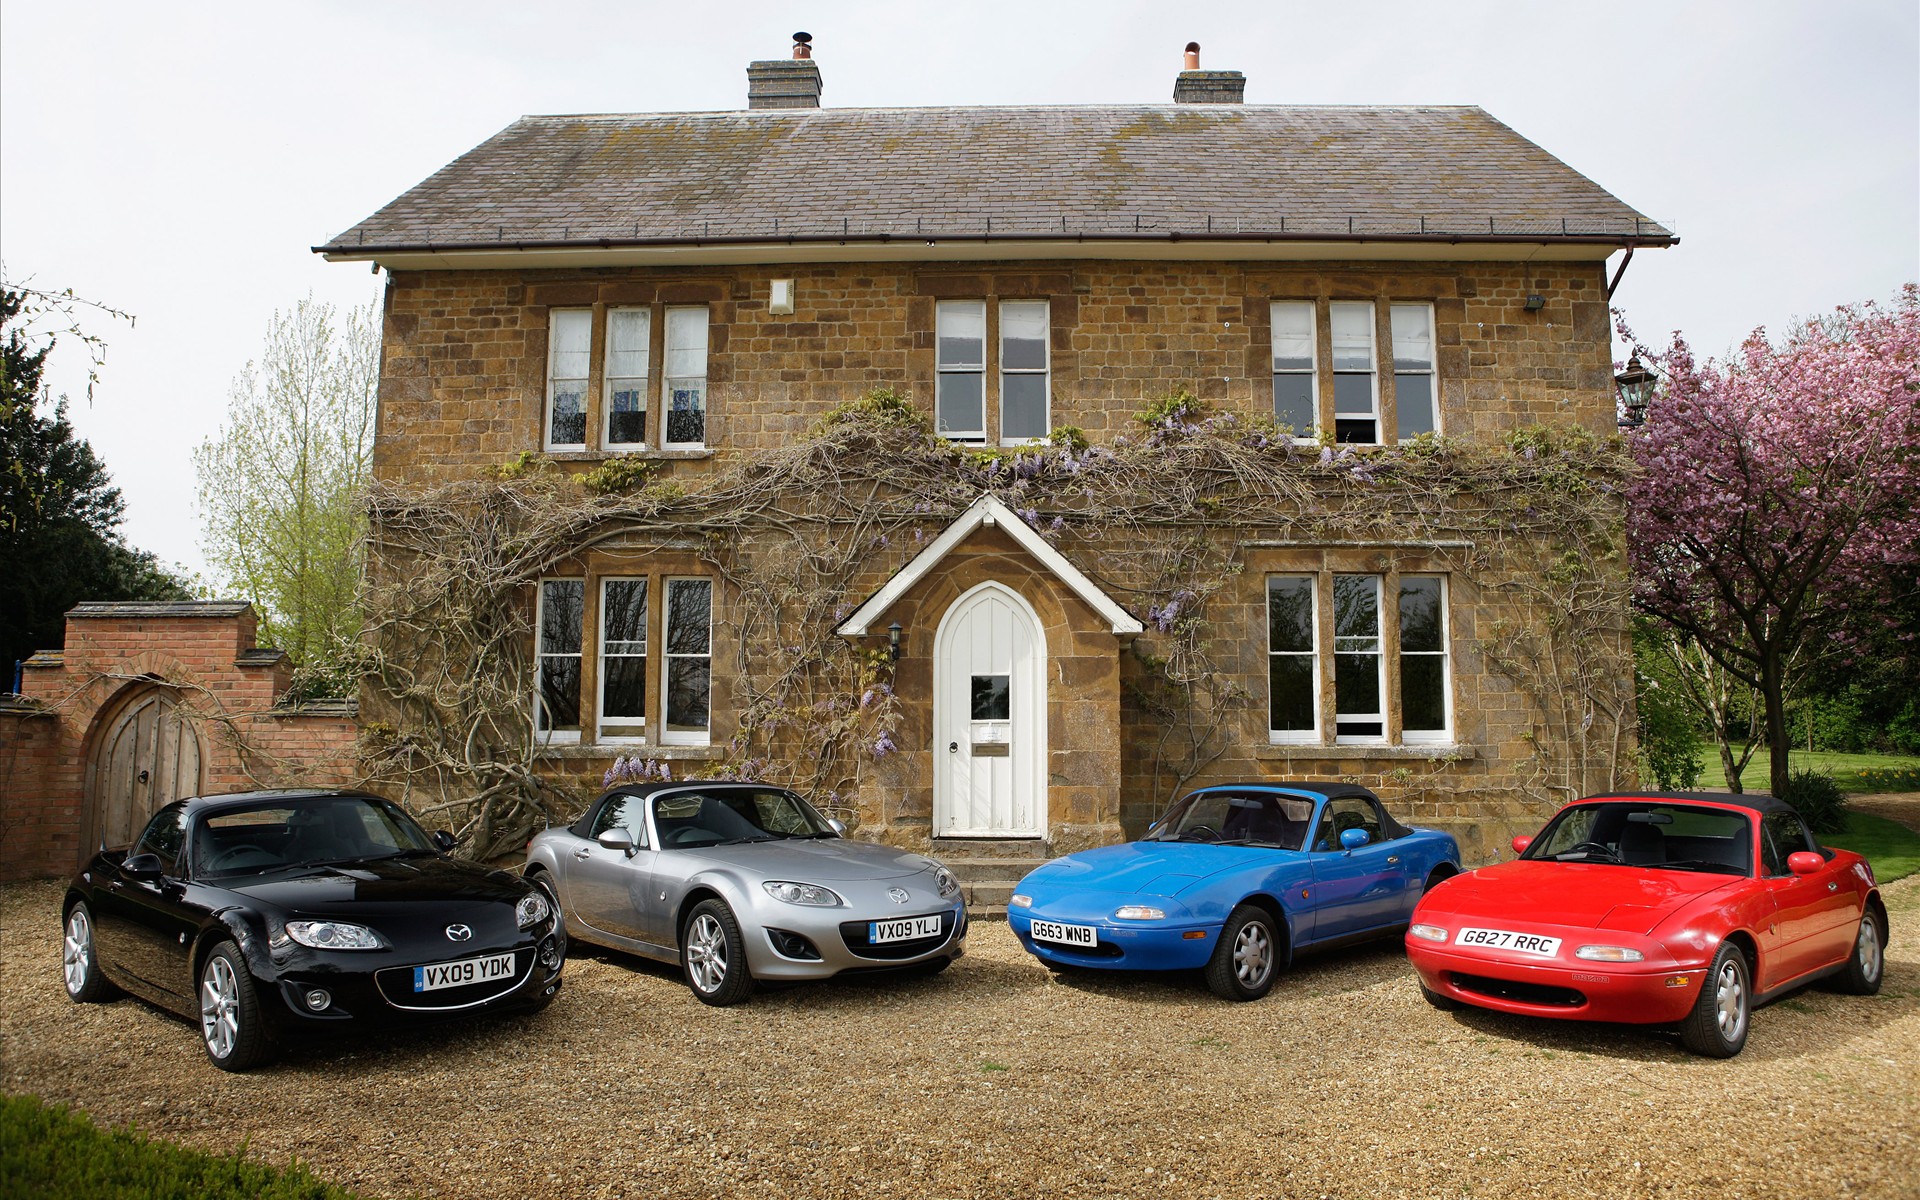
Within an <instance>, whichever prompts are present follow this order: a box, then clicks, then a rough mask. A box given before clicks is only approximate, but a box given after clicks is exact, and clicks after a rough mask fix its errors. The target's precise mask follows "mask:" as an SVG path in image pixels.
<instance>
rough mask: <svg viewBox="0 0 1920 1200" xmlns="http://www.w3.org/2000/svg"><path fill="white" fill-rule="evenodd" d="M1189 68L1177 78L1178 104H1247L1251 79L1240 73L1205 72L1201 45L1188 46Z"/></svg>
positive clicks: (1194, 43)
mask: <svg viewBox="0 0 1920 1200" xmlns="http://www.w3.org/2000/svg"><path fill="white" fill-rule="evenodd" d="M1186 67H1187V69H1186V70H1184V71H1182V72H1180V73H1179V74H1178V75H1176V76H1174V78H1173V102H1174V103H1175V104H1244V103H1245V102H1246V98H1247V77H1246V76H1245V75H1242V74H1241V73H1240V72H1238V71H1202V70H1201V69H1200V43H1199V42H1188V43H1187V62H1186Z"/></svg>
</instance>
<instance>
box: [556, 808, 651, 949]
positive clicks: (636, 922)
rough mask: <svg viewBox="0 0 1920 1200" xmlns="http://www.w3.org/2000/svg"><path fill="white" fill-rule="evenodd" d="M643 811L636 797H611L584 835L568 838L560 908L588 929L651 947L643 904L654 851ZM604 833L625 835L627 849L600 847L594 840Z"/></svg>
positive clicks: (646, 914)
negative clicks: (630, 842)
mask: <svg viewBox="0 0 1920 1200" xmlns="http://www.w3.org/2000/svg"><path fill="white" fill-rule="evenodd" d="M645 806H646V802H645V801H644V800H643V799H642V798H640V797H638V796H626V795H621V796H615V797H613V798H612V799H610V800H608V801H607V803H606V804H604V805H602V806H601V808H600V811H599V812H598V813H597V814H595V816H594V820H593V824H592V825H590V826H588V836H587V837H585V838H578V839H573V841H572V844H571V846H570V847H569V848H568V850H567V851H566V859H565V862H564V867H565V871H566V883H565V888H564V891H565V894H566V900H565V903H566V904H567V906H568V908H569V909H571V915H572V916H573V917H574V918H575V919H576V920H578V921H580V922H581V923H582V924H584V925H586V926H588V927H589V928H591V929H597V930H600V931H602V932H605V933H611V934H614V935H616V936H618V937H623V938H632V939H635V940H637V941H643V942H657V941H659V938H658V937H657V936H656V935H655V933H654V931H653V925H654V922H653V920H652V919H651V918H650V917H649V915H648V914H649V911H650V906H649V905H648V903H647V898H648V897H647V892H648V888H649V887H650V886H651V884H652V880H653V862H654V858H655V855H656V853H657V852H656V851H655V850H654V849H653V846H652V843H651V842H650V840H649V839H648V837H647V823H646V819H645ZM610 829H624V830H626V832H627V835H628V836H629V837H631V838H632V839H633V849H632V850H631V851H630V852H629V851H626V850H614V849H609V848H608V847H606V846H602V845H601V844H600V842H599V837H600V835H601V834H603V833H605V832H607V831H608V830H610Z"/></svg>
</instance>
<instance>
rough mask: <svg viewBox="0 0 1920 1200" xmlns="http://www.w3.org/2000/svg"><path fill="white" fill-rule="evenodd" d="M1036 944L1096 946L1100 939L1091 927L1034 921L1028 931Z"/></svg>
mask: <svg viewBox="0 0 1920 1200" xmlns="http://www.w3.org/2000/svg"><path fill="white" fill-rule="evenodd" d="M1030 932H1031V933H1032V934H1033V940H1034V941H1036V942H1059V943H1060V944H1061V945H1063V946H1097V945H1099V944H1100V938H1099V936H1098V933H1097V931H1096V930H1095V929H1094V927H1093V926H1091V925H1062V924H1060V922H1058V921H1035V922H1034V923H1033V928H1032V930H1031V931H1030Z"/></svg>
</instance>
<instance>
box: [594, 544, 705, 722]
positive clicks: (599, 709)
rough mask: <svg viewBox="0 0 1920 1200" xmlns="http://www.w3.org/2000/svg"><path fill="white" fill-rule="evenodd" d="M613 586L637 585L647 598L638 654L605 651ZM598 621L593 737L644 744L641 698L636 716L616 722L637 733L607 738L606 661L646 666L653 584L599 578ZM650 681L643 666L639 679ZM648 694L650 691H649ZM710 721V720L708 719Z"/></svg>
mask: <svg viewBox="0 0 1920 1200" xmlns="http://www.w3.org/2000/svg"><path fill="white" fill-rule="evenodd" d="M616 583H637V584H639V585H640V586H641V588H642V589H643V592H644V594H645V596H646V612H645V614H644V615H643V616H642V617H641V619H640V637H639V645H640V650H639V652H638V653H635V652H634V651H632V650H619V651H615V650H609V649H608V646H609V645H610V644H611V643H610V642H609V639H608V637H607V627H608V624H609V622H608V620H607V613H608V612H609V611H610V610H609V609H608V607H607V592H608V590H609V588H610V586H611V585H613V584H616ZM599 618H600V619H599V620H598V621H597V622H595V623H596V624H597V625H599V627H600V628H599V630H598V639H597V640H598V642H599V655H600V658H599V663H598V667H599V670H597V671H596V672H595V674H594V684H595V690H596V692H597V695H596V696H595V697H594V699H595V704H594V709H593V720H594V732H595V736H596V738H597V740H598V741H600V742H604V743H608V744H622V743H636V742H645V741H646V740H647V728H648V726H647V712H646V710H647V708H648V707H649V706H650V703H651V698H650V697H645V696H643V697H642V699H641V702H640V715H639V716H637V717H632V716H622V717H619V718H617V720H618V722H619V723H620V724H622V725H638V726H639V727H640V732H638V733H620V734H609V733H608V732H607V660H608V659H610V658H638V659H640V660H642V662H643V663H644V662H645V660H646V657H647V654H648V653H649V651H650V650H651V648H652V643H651V642H650V641H648V639H647V628H648V625H649V624H650V623H651V621H652V618H653V584H652V581H651V580H649V579H648V578H647V577H646V576H644V575H607V576H604V577H602V578H601V580H600V608H599ZM621 644H622V645H626V646H631V645H633V644H634V641H633V639H631V638H626V639H622V640H621ZM650 677H651V673H650V672H649V671H648V670H647V669H646V668H645V667H644V666H643V667H642V668H641V672H640V678H641V679H642V681H644V680H646V679H648V678H650ZM648 690H649V691H650V690H651V689H648ZM709 720H711V718H709Z"/></svg>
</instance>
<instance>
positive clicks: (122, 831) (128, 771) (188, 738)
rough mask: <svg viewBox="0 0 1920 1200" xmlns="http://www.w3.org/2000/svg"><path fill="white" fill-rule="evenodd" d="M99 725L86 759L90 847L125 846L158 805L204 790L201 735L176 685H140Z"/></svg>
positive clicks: (111, 710) (112, 708)
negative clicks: (181, 707)
mask: <svg viewBox="0 0 1920 1200" xmlns="http://www.w3.org/2000/svg"><path fill="white" fill-rule="evenodd" d="M99 728H100V736H99V737H97V738H95V739H94V742H93V751H92V753H91V755H90V756H89V757H88V760H87V826H88V832H87V844H86V847H85V848H86V849H87V850H89V851H90V850H91V848H92V847H94V846H99V845H102V844H105V845H107V846H125V845H127V844H128V843H130V842H132V841H133V839H134V837H135V836H137V835H138V834H139V832H140V830H141V828H142V827H143V826H145V825H146V822H147V818H148V817H150V816H152V815H153V811H154V810H155V809H157V808H159V807H160V806H161V805H162V804H165V803H167V802H168V801H170V800H178V799H179V798H180V797H182V796H193V795H197V794H198V793H199V791H200V737H199V735H198V734H196V733H195V732H194V730H193V723H192V722H191V721H190V720H189V719H188V718H187V715H186V714H185V713H183V712H182V711H181V710H180V706H179V697H178V693H176V692H175V691H174V689H172V688H170V687H166V686H165V685H153V686H148V687H141V688H136V689H135V690H133V691H132V692H130V693H129V694H128V695H127V696H126V697H125V698H124V699H122V700H121V701H120V702H119V703H117V704H115V705H113V706H112V707H111V708H109V709H108V710H107V712H106V713H105V714H104V715H102V717H101V719H100V726H99Z"/></svg>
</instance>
